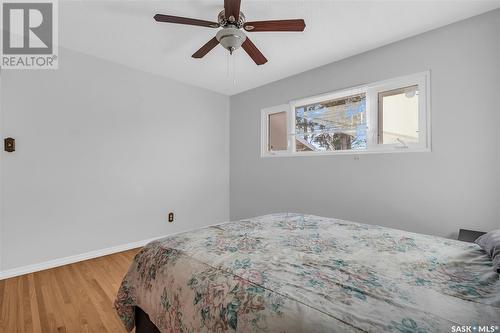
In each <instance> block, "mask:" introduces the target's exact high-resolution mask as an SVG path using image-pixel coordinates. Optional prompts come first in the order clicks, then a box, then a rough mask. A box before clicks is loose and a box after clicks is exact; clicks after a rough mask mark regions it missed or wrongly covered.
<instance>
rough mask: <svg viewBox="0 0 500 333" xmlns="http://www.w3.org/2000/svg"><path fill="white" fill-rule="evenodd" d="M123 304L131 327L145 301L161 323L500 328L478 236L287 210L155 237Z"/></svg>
mask: <svg viewBox="0 0 500 333" xmlns="http://www.w3.org/2000/svg"><path fill="white" fill-rule="evenodd" d="M115 308H116V310H117V313H118V315H119V317H120V319H121V320H122V322H123V324H124V325H125V327H126V329H127V330H128V331H131V330H132V329H133V328H134V326H135V324H136V316H135V315H136V311H137V310H138V309H139V310H141V313H142V311H143V312H144V313H146V314H147V318H146V319H148V320H150V321H151V322H152V323H153V324H154V326H155V327H156V328H158V330H159V331H160V332H226V331H227V332H232V331H236V332H368V331H369V332H404V333H411V332H414V333H424V332H452V331H453V329H457V328H458V329H460V327H462V326H465V327H472V325H480V326H481V327H483V326H484V327H486V326H487V327H489V328H492V329H495V327H496V326H500V281H499V275H498V273H496V272H495V271H494V270H493V268H492V262H491V259H490V258H489V256H488V255H487V254H486V253H485V252H484V251H482V250H481V249H480V247H479V246H478V245H476V244H473V243H466V242H461V241H455V240H450V239H445V238H440V237H434V236H428V235H422V234H416V233H410V232H406V231H401V230H396V229H389V228H385V227H381V226H376V225H367V224H360V223H354V222H348V221H343V220H337V219H331V218H324V217H318V216H312V215H301V214H290V213H285V214H272V215H266V216H260V217H256V218H252V219H248V220H241V221H237V222H228V223H223V224H219V225H215V226H210V227H206V228H202V229H198V230H196V231H191V232H185V233H181V234H177V235H174V236H171V237H166V238H163V239H160V240H157V241H154V242H151V243H150V244H148V245H147V246H145V247H144V248H143V249H142V250H141V251H140V252H139V253H138V254H137V255H136V257H135V258H134V260H133V262H132V264H131V267H130V269H129V271H128V273H127V274H126V276H125V277H124V279H123V282H122V285H121V287H120V288H119V291H118V295H117V299H116V301H115ZM141 320H142V321H143V319H142V318H141ZM477 327H479V326H477ZM452 328H453V329H452ZM455 331H456V330H455ZM138 333H141V332H140V331H139V329H138Z"/></svg>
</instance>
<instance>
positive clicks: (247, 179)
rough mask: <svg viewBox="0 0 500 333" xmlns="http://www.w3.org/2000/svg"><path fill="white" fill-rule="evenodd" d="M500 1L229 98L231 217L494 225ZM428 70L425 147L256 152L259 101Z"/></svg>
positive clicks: (426, 227) (453, 227) (451, 230)
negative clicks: (289, 215)
mask: <svg viewBox="0 0 500 333" xmlns="http://www.w3.org/2000/svg"><path fill="white" fill-rule="evenodd" d="M499 31H500V10H496V11H493V12H489V13H486V14H484V15H482V16H478V17H474V18H471V19H468V20H466V21H462V22H458V23H456V24H453V25H450V26H446V27H443V28H441V29H438V30H434V31H431V32H428V33H424V34H422V35H419V36H416V37H413V38H409V39H406V40H403V41H400V42H397V43H394V44H391V45H388V46H385V47H382V48H379V49H376V50H373V51H370V52H367V53H364V54H361V55H357V56H354V57H351V58H348V59H345V60H342V61H339V62H335V63H332V64H329V65H326V66H324V67H321V68H317V69H314V70H311V71H308V72H305V73H302V74H299V75H296V76H293V77H290V78H287V79H284V80H281V81H278V82H275V83H271V84H268V85H266V86H263V87H259V88H256V89H253V90H250V91H247V92H244V93H241V94H239V95H235V96H232V97H231V100H230V109H231V111H230V138H231V141H230V173H231V176H230V216H231V218H232V219H238V218H244V217H249V216H254V215H259V214H264V213H271V212H280V211H292V212H303V213H311V214H317V215H323V216H330V217H337V218H341V219H348V220H354V221H359V222H365V223H371V224H379V225H384V226H389V227H395V228H399V229H404V230H410V231H416V232H422V233H428V234H436V235H442V236H453V235H454V234H455V233H456V232H457V231H458V228H460V227H466V228H473V229H480V230H490V229H492V228H498V227H499V225H500V219H499V215H500V212H499V203H500V195H499V192H500V186H499V184H500V183H499V178H500V172H499V165H500V164H499V154H500V148H499V146H500V141H499V135H498V133H499V125H500V118H499V115H500V103H499V102H498V96H499V93H500V35H499V34H500V32H499ZM425 70H430V71H431V105H432V106H431V112H432V115H431V118H432V149H433V151H432V153H405V154H385V155H384V154H374V155H360V159H359V160H355V159H354V157H353V156H352V155H351V156H315V157H283V158H260V157H259V152H260V110H261V109H262V108H265V107H270V106H274V105H279V104H283V103H287V102H288V101H289V100H292V99H296V98H301V97H307V96H312V95H316V94H320V93H324V92H328V91H333V90H336V89H340V88H345V87H350V86H356V85H359V84H363V83H369V82H375V81H379V80H383V79H389V78H393V77H398V76H401V75H405V74H411V73H416V72H421V71H425Z"/></svg>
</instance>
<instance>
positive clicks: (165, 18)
mask: <svg viewBox="0 0 500 333" xmlns="http://www.w3.org/2000/svg"><path fill="white" fill-rule="evenodd" d="M154 19H155V21H156V22H166V23H177V24H188V25H197V26H200V27H207V28H218V27H219V26H220V25H219V23H217V22H210V21H204V20H198V19H192V18H187V17H180V16H172V15H163V14H156V15H155V16H154Z"/></svg>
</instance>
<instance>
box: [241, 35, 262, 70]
mask: <svg viewBox="0 0 500 333" xmlns="http://www.w3.org/2000/svg"><path fill="white" fill-rule="evenodd" d="M241 47H242V48H243V50H245V52H246V53H248V55H249V56H250V58H252V59H253V61H255V63H256V64H257V65H263V64H265V63H266V62H267V59H266V57H264V55H263V54H262V53H261V52H260V51H259V49H258V48H257V46H255V44H254V43H252V41H251V40H250V38H248V37H247V39H246V40H245V42H243V45H241Z"/></svg>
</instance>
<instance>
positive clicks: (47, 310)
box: [0, 249, 139, 333]
mask: <svg viewBox="0 0 500 333" xmlns="http://www.w3.org/2000/svg"><path fill="white" fill-rule="evenodd" d="M138 251H139V249H134V250H130V251H125V252H120V253H116V254H112V255H109V256H105V257H100V258H96V259H91V260H86V261H81V262H78V263H75V264H70V265H66V266H62V267H57V268H53V269H48V270H45V271H41V272H36V273H31V274H26V275H22V276H18V277H14V278H10V279H6V280H1V281H0V332H2V333H18V332H19V333H20V332H23V333H24V332H43V333H52V332H54V333H59V332H68V333H69V332H92V333H94V332H96V333H101V332H103V333H105V332H113V333H115V332H116V333H120V332H126V330H125V329H124V328H123V325H122V324H121V322H120V320H119V318H118V316H117V315H116V312H115V310H114V308H113V302H114V300H115V296H116V292H117V290H118V287H119V286H120V283H121V281H122V278H123V276H124V275H125V273H126V272H127V270H128V267H129V265H130V263H131V261H132V258H133V257H134V255H135V254H136V253H137V252H138Z"/></svg>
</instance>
